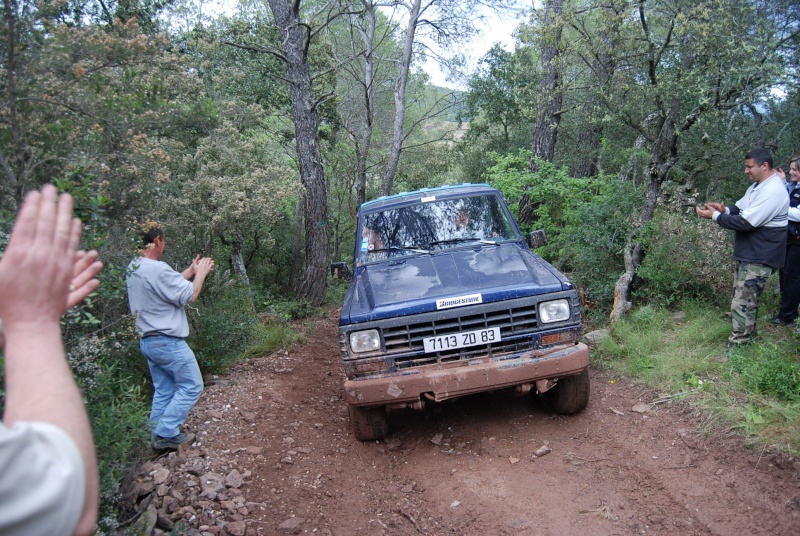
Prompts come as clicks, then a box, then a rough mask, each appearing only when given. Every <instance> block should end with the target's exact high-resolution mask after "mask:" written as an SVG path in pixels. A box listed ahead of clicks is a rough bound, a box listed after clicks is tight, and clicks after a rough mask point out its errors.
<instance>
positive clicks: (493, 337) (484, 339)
mask: <svg viewBox="0 0 800 536" xmlns="http://www.w3.org/2000/svg"><path fill="white" fill-rule="evenodd" d="M494 342H500V328H487V329H476V330H475V331H462V332H461V333H452V334H450V335H437V336H435V337H426V338H425V339H423V340H422V344H423V345H424V346H425V353H431V352H442V351H446V350H453V349H457V348H468V347H470V346H478V345H480V344H490V343H494Z"/></svg>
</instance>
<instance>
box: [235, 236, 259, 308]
mask: <svg viewBox="0 0 800 536" xmlns="http://www.w3.org/2000/svg"><path fill="white" fill-rule="evenodd" d="M231 267H232V268H233V273H234V274H236V277H238V278H239V280H240V281H241V282H242V283H243V284H244V287H245V291H246V292H247V297H248V301H249V305H250V309H251V310H252V311H253V312H255V310H256V307H255V303H253V292H252V289H251V288H250V278H249V277H248V276H247V267H246V266H245V264H244V237H243V236H242V235H241V234H239V233H236V236H234V237H233V244H232V247H231Z"/></svg>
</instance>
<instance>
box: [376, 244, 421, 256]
mask: <svg viewBox="0 0 800 536" xmlns="http://www.w3.org/2000/svg"><path fill="white" fill-rule="evenodd" d="M380 251H410V252H412V253H423V254H426V255H427V254H428V253H430V252H429V251H428V250H427V249H419V248H405V247H397V246H392V247H388V248H378V249H371V250H369V253H378V252H380Z"/></svg>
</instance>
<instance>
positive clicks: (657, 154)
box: [610, 97, 680, 323]
mask: <svg viewBox="0 0 800 536" xmlns="http://www.w3.org/2000/svg"><path fill="white" fill-rule="evenodd" d="M679 111H680V100H679V98H677V97H676V98H675V99H673V102H672V106H671V107H670V108H669V115H668V116H666V117H665V116H664V114H658V115H657V119H658V120H657V123H656V126H657V130H656V132H657V136H656V137H655V140H654V141H653V143H652V144H651V146H650V159H649V162H648V164H647V177H648V179H649V180H648V184H647V190H646V191H645V197H644V205H643V206H642V209H641V211H640V212H639V217H638V218H637V219H636V221H635V222H634V225H633V227H632V228H631V230H630V231H629V232H628V235H627V237H626V240H625V250H624V252H623V254H624V258H625V271H624V272H623V273H622V275H621V276H620V277H619V279H618V280H617V282H616V284H615V285H614V305H613V306H612V308H611V315H610V316H611V322H612V323H613V322H615V321H616V320H619V319H620V318H621V317H622V316H623V315H624V314H625V313H626V312H627V311H628V309H630V308H631V302H630V293H631V288H632V286H633V279H634V276H635V275H636V270H637V269H638V268H639V266H640V265H641V264H642V260H643V259H644V254H645V251H644V246H643V245H642V243H641V241H639V239H638V235H639V231H641V230H642V229H643V228H644V226H645V225H646V224H647V223H648V222H650V221H651V220H652V219H653V216H655V212H656V206H657V204H658V195H659V194H660V193H661V185H662V184H663V183H664V180H665V179H666V178H667V174H668V173H669V171H670V169H672V166H674V165H675V163H676V162H677V161H678V135H677V130H676V118H677V116H678V113H679ZM651 118H653V115H652V114H651V115H650V116H648V118H647V119H646V120H645V121H646V122H648V120H650V119H651Z"/></svg>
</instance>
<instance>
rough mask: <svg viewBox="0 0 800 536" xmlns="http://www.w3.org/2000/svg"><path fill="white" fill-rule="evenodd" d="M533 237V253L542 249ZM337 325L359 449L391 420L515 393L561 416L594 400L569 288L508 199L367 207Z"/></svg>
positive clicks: (439, 196) (465, 194)
mask: <svg viewBox="0 0 800 536" xmlns="http://www.w3.org/2000/svg"><path fill="white" fill-rule="evenodd" d="M543 236H544V234H543V232H537V233H533V234H532V235H531V238H530V242H531V244H530V246H531V247H533V246H535V245H537V242H538V241H541V240H542V239H543ZM352 274H353V275H352V280H351V281H350V285H349V287H348V289H347V294H346V296H345V299H344V305H343V306H342V312H341V318H340V320H339V347H340V351H341V356H342V361H343V363H344V370H345V373H346V376H347V380H346V381H345V384H344V390H345V397H346V400H347V403H348V406H349V409H350V419H351V422H352V426H353V433H354V435H355V437H356V438H357V439H360V440H362V441H366V440H372V439H381V438H383V437H384V436H385V435H386V433H387V431H388V424H387V417H386V410H387V407H388V408H396V407H412V408H416V409H422V408H424V407H425V405H426V404H428V403H435V402H440V401H443V400H447V399H452V398H455V397H460V396H463V395H469V394H473V393H479V392H483V391H491V390H496V389H504V388H510V387H514V388H517V389H518V390H520V391H522V392H527V391H533V392H536V393H544V394H543V395H542V396H543V397H544V398H546V399H549V401H550V402H551V404H552V407H553V409H554V410H555V411H556V412H559V413H574V412H577V411H580V410H582V409H583V408H584V407H586V404H587V402H588V400H589V370H588V366H589V351H588V349H587V347H586V345H585V344H583V343H581V342H580V338H581V335H582V325H581V307H580V302H579V300H578V294H577V292H576V291H575V289H574V288H573V286H572V283H571V282H570V281H569V280H568V279H567V278H566V277H565V276H564V275H562V274H561V273H560V272H559V271H558V270H556V269H555V268H554V267H553V266H551V265H550V264H549V263H547V262H546V261H544V260H543V259H542V258H541V257H539V256H538V255H536V254H534V253H533V252H532V251H531V249H530V247H529V244H528V243H526V240H525V239H524V238H523V236H522V234H521V233H520V230H519V227H518V226H517V224H516V222H515V221H514V219H513V217H512V216H511V213H510V212H509V210H508V207H507V206H506V203H505V201H504V200H503V196H502V195H501V194H500V192H498V191H497V190H495V189H494V188H491V187H490V186H488V185H485V184H464V185H460V186H446V187H441V188H435V189H424V190H420V191H417V192H411V193H401V194H398V195H393V196H390V197H381V198H379V199H376V200H374V201H369V202H367V203H364V204H363V205H361V210H360V211H359V214H358V227H357V230H356V247H355V261H354V265H353V271H352Z"/></svg>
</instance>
